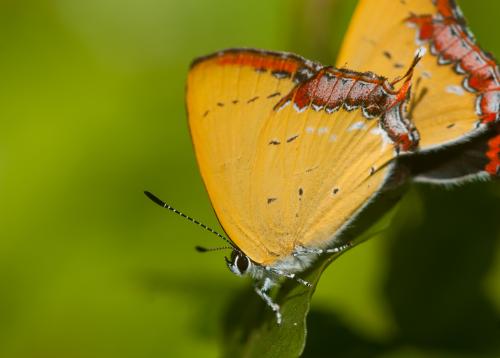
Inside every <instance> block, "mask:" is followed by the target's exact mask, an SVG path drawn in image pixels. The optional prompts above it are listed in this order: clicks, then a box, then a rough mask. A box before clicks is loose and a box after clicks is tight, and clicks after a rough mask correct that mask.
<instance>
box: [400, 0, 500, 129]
mask: <svg viewBox="0 0 500 358" xmlns="http://www.w3.org/2000/svg"><path fill="white" fill-rule="evenodd" d="M437 7H438V10H439V11H438V13H437V14H435V15H421V16H417V15H412V16H410V17H409V18H408V19H407V21H408V23H410V24H414V25H416V26H417V28H418V35H417V36H418V39H419V40H420V41H422V42H428V43H429V44H430V51H431V53H432V54H433V55H434V56H437V57H438V63H439V64H441V65H449V64H452V65H454V68H455V71H456V72H457V73H459V74H462V75H464V80H463V87H464V88H465V89H466V90H467V91H469V92H471V93H474V94H477V102H476V103H477V105H476V113H477V115H478V116H479V118H480V120H481V122H482V123H492V122H496V121H500V114H499V111H500V72H499V69H498V65H497V63H496V61H495V60H494V59H493V58H492V56H491V55H489V54H487V53H486V52H484V51H483V50H481V48H480V47H479V46H478V45H477V44H476V42H475V39H474V36H473V35H472V33H471V32H470V31H469V30H468V28H467V26H466V24H465V20H464V18H463V16H462V14H461V12H460V10H459V8H458V7H457V6H456V4H455V3H454V1H450V0H438V1H437Z"/></svg>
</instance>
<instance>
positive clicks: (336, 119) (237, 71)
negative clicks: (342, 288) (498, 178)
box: [146, 0, 500, 323]
mask: <svg viewBox="0 0 500 358" xmlns="http://www.w3.org/2000/svg"><path fill="white" fill-rule="evenodd" d="M381 18H383V19H385V20H384V21H383V22H381V21H380V19H381ZM446 34H448V35H446ZM444 35H446V36H444ZM441 36H444V37H443V38H441ZM420 46H426V47H427V48H428V49H429V52H430V54H428V55H426V56H423V53H424V51H422V50H420V49H419V48H420ZM457 46H458V47H460V48H465V47H467V48H468V50H467V51H462V52H461V55H460V56H458V55H457V53H459V52H458V49H456V47H457ZM415 50H417V51H416V55H414V60H413V62H411V60H410V61H409V59H411V57H412V56H413V54H414V53H415ZM464 59H467V60H464ZM345 63H347V64H348V66H349V68H352V69H355V70H352V69H346V68H344V66H343V65H344V64H345ZM479 63H481V65H479ZM405 69H406V70H405ZM388 78H390V79H391V80H389V79H388ZM498 78H499V77H498V66H497V64H496V62H495V61H494V60H493V58H492V57H491V56H490V55H487V54H486V53H485V52H484V51H482V50H481V49H480V48H479V47H478V46H477V45H476V44H475V41H474V39H473V37H472V35H471V33H470V31H469V30H468V29H467V27H466V25H465V21H464V20H463V17H462V15H461V13H460V11H459V9H458V7H457V6H456V4H454V2H451V1H441V0H438V1H436V2H432V1H431V0H428V1H426V0H382V1H380V0H376V1H375V0H361V1H360V3H359V5H358V8H357V10H356V13H355V15H354V17H353V20H352V22H351V25H350V28H349V31H348V33H347V36H346V39H345V41H344V44H343V47H342V51H341V54H340V57H339V60H338V62H337V67H325V66H323V65H321V64H319V63H316V62H313V61H310V60H307V59H304V58H302V57H300V56H297V55H294V54H290V53H283V52H272V51H264V50H252V49H229V50H224V51H220V52H217V53H214V54H211V55H208V56H205V57H201V58H199V59H197V60H195V61H194V62H193V64H192V65H191V68H190V71H189V75H188V80H187V89H186V103H187V112H188V123H189V130H190V133H191V137H192V141H193V147H194V151H195V155H196V159H197V162H198V166H199V169H200V173H201V176H202V178H203V181H204V184H205V187H206V189H207V192H208V194H209V197H210V200H211V203H212V206H213V208H214V210H215V213H216V215H217V218H218V220H219V222H220V224H221V226H222V227H223V229H224V231H225V233H226V234H227V237H226V236H224V235H221V234H218V233H216V232H215V231H213V230H212V229H210V228H208V227H206V226H204V225H203V224H200V223H198V222H197V221H196V220H194V219H192V218H189V217H187V216H186V215H184V214H182V213H179V212H178V211H177V210H176V209H173V208H172V207H170V206H169V205H168V204H166V203H164V202H163V201H161V200H160V199H158V198H157V197H155V196H154V195H152V194H151V193H148V192H147V193H146V195H148V196H149V197H150V198H151V199H152V200H153V201H155V202H156V203H157V204H159V205H161V206H163V207H165V208H168V209H170V210H172V211H174V212H176V213H178V214H180V215H182V216H184V217H186V218H188V219H189V220H191V221H194V222H195V223H197V224H200V225H201V226H202V227H204V228H206V229H207V230H210V231H212V232H213V233H215V234H216V235H218V236H220V237H221V238H222V239H224V240H226V241H227V242H228V243H229V245H230V246H229V247H230V248H231V249H232V254H231V256H230V258H226V263H227V266H228V268H229V269H230V270H231V271H232V272H233V273H234V274H236V275H238V276H242V275H247V274H248V275H250V276H252V277H253V278H254V279H255V282H256V284H255V291H256V292H257V294H258V295H259V296H261V297H262V299H263V300H264V301H265V302H266V303H267V304H268V306H269V307H270V308H271V309H272V310H273V311H274V312H275V314H276V320H277V322H278V323H280V322H281V320H282V317H281V313H280V307H279V305H278V304H277V303H276V302H273V300H272V298H271V297H270V295H269V293H268V292H269V290H270V289H271V288H272V287H273V286H274V285H276V284H277V283H278V282H279V281H280V280H281V279H282V278H289V279H294V280H296V281H298V282H299V283H301V284H303V285H306V286H307V285H309V283H308V282H306V281H304V280H303V279H301V278H300V277H298V276H297V275H298V274H299V273H300V272H302V271H304V270H305V269H306V268H308V267H310V266H311V264H312V263H313V262H314V261H315V260H316V259H317V258H318V256H319V255H322V254H325V253H338V252H342V251H344V250H345V249H347V248H349V247H350V246H351V243H350V242H349V241H346V240H345V239H343V238H342V236H341V234H342V233H343V232H344V230H345V229H346V228H347V227H348V226H349V225H350V224H351V223H352V222H353V220H355V219H356V217H357V216H358V215H359V214H360V213H361V212H362V211H363V209H364V208H366V207H367V206H368V204H369V203H371V202H372V200H373V199H374V198H375V197H376V196H377V194H378V193H380V192H382V191H383V190H384V189H385V188H386V187H387V186H390V185H393V184H394V182H395V179H394V178H398V177H399V176H401V172H404V171H407V172H408V173H407V175H410V176H414V177H416V178H417V179H419V180H425V181H436V182H439V183H442V182H448V181H457V180H462V179H463V178H466V177H468V176H477V175H487V176H494V175H498V167H499V162H500V159H499V153H500V139H499V138H500V135H499V132H500V130H499V127H498V122H499V115H498V103H499V101H498ZM443 148H444V149H446V150H443V151H441V150H440V149H443ZM428 156H429V157H428ZM478 173H479V174H478ZM396 181H397V180H396Z"/></svg>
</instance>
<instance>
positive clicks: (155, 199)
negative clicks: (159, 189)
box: [144, 190, 235, 252]
mask: <svg viewBox="0 0 500 358" xmlns="http://www.w3.org/2000/svg"><path fill="white" fill-rule="evenodd" d="M144 194H146V196H147V197H148V198H149V199H151V201H152V202H154V203H155V204H157V205H159V206H161V207H162V208H165V209H168V210H170V211H171V212H173V213H175V214H177V215H179V216H182V217H183V218H184V219H187V220H189V221H191V222H192V223H194V224H196V225H198V226H200V227H202V228H203V229H205V230H207V231H209V232H211V233H212V234H214V235H215V236H217V237H219V238H220V239H222V240H224V241H225V242H227V243H228V244H229V245H230V246H229V247H228V246H225V247H216V248H206V247H202V246H196V251H198V252H209V251H219V250H226V249H234V248H235V247H234V245H233V243H232V242H231V240H229V239H228V238H227V237H225V236H224V235H222V234H220V233H218V232H217V231H215V230H214V229H212V228H211V227H208V226H207V225H205V224H203V223H201V222H199V221H198V220H196V219H193V218H192V217H190V216H188V215H186V214H184V213H182V212H180V211H179V210H177V209H176V208H174V207H172V206H170V205H168V204H167V203H165V202H164V201H163V200H161V199H160V198H158V197H157V196H155V195H154V194H152V193H150V192H149V191H147V190H146V191H144Z"/></svg>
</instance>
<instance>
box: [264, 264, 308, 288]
mask: <svg viewBox="0 0 500 358" xmlns="http://www.w3.org/2000/svg"><path fill="white" fill-rule="evenodd" d="M266 269H267V270H268V271H271V272H273V273H275V274H276V275H278V276H283V277H286V278H289V279H292V280H295V281H297V282H298V283H300V284H301V285H304V286H307V287H311V286H312V285H311V284H310V283H309V282H307V281H306V280H303V279H301V278H300V277H297V276H296V275H295V274H294V273H288V272H285V271H282V270H278V269H275V268H271V267H266Z"/></svg>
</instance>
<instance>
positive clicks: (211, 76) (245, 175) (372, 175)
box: [187, 50, 395, 265]
mask: <svg viewBox="0 0 500 358" xmlns="http://www.w3.org/2000/svg"><path fill="white" fill-rule="evenodd" d="M319 70H320V67H319V66H318V65H316V64H313V63H312V62H309V61H306V60H304V59H301V58H299V57H297V56H293V55H290V54H280V53H270V52H261V51H256V50H228V51H225V52H221V53H218V54H215V55H212V56H209V57H206V58H203V59H201V60H198V61H196V62H195V63H194V65H193V67H192V68H191V70H190V73H189V77H188V87H187V88H188V89H187V109H188V116H189V127H190V130H191V135H192V140H193V144H194V149H195V153H196V157H197V160H198V165H199V168H200V172H201V175H202V177H203V180H204V182H205V186H206V188H207V191H208V194H209V196H210V199H211V202H212V205H213V207H214V209H215V212H216V214H217V216H218V218H219V221H220V222H221V225H222V226H223V228H224V230H225V231H226V233H227V234H228V235H229V237H230V238H231V240H232V241H233V242H234V243H235V244H236V245H237V246H238V247H239V249H240V250H242V251H243V252H244V253H245V254H246V255H247V256H249V257H250V258H251V259H252V260H253V261H255V262H257V263H259V264H266V265H269V264H272V263H274V262H276V261H278V260H280V259H283V258H285V257H287V256H289V255H290V254H291V253H292V252H293V250H294V248H295V247H296V246H297V245H303V246H311V245H315V246H325V245H327V244H328V243H329V242H331V240H330V239H332V238H333V237H334V236H335V234H336V233H338V231H339V230H340V229H341V228H342V227H344V226H345V224H346V223H347V222H348V221H349V220H350V219H351V218H352V217H353V216H354V215H355V214H356V213H357V212H358V211H359V209H361V208H362V207H363V206H364V205H365V204H366V203H367V202H368V201H369V200H370V198H372V197H373V196H374V194H375V193H376V192H377V191H378V190H379V189H380V187H381V185H382V184H383V183H384V180H385V179H386V176H387V174H388V172H389V167H390V166H389V165H388V163H389V161H390V160H391V159H392V158H393V157H394V156H395V151H394V147H393V145H392V142H391V141H390V140H388V139H387V135H386V134H385V132H384V131H383V130H382V129H381V128H380V125H379V121H378V119H377V118H375V119H367V118H366V117H365V116H364V115H363V113H362V111H361V110H351V111H347V110H346V109H345V108H344V107H341V108H336V109H334V108H330V109H327V108H319V107H315V109H313V108H312V107H311V106H310V103H307V106H306V107H304V108H298V107H297V105H296V103H294V101H295V100H296V95H294V96H295V97H293V96H292V100H291V101H287V100H286V98H287V96H290V95H291V94H293V93H294V89H296V88H297V86H298V85H299V84H300V83H303V82H304V81H306V80H308V79H311V78H312V77H313V76H315V75H317V74H318V73H319V72H318V71H319ZM323 71H326V70H324V69H323ZM322 73H323V72H322ZM327 75H328V76H330V77H332V75H331V74H325V78H327V77H328V76H327ZM371 75H372V74H370V76H371ZM330 77H328V78H330ZM370 78H371V77H370ZM316 88H321V86H317V87H316ZM332 93H333V92H332ZM332 96H333V95H332Z"/></svg>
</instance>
